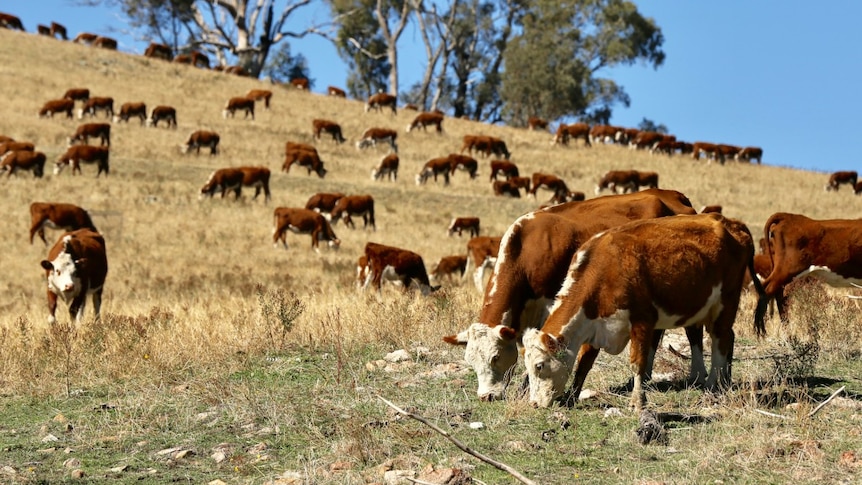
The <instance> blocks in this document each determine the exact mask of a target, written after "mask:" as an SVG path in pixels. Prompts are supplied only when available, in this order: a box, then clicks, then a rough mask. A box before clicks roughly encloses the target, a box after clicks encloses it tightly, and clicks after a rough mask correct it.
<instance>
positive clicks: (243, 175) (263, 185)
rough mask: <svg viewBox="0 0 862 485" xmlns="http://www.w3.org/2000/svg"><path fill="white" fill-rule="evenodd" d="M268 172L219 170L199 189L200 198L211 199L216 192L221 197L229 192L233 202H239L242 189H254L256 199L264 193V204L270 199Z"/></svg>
mask: <svg viewBox="0 0 862 485" xmlns="http://www.w3.org/2000/svg"><path fill="white" fill-rule="evenodd" d="M269 177H270V171H269V169H268V168H266V167H235V168H220V169H218V170H216V171H214V172H213V173H212V174H210V177H209V179H208V180H207V182H206V183H205V184H204V186H203V187H201V191H200V197H201V198H203V197H206V196H209V197H213V196H214V195H215V193H216V192H221V197H222V198H224V196H225V194H227V193H228V192H230V191H233V193H234V198H235V199H234V200H239V197H240V195H241V192H242V188H243V187H254V197H252V200H255V199H257V196H259V195H260V193H261V192H263V193H264V199H263V200H264V203H266V202H269V201H270V199H272V194H271V193H270V191H269Z"/></svg>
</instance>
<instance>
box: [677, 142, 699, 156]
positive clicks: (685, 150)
mask: <svg viewBox="0 0 862 485" xmlns="http://www.w3.org/2000/svg"><path fill="white" fill-rule="evenodd" d="M673 151H674V153H676V152H679V153H680V155H687V154H689V153H692V152H693V151H694V144H692V143H688V142H685V141H675V142H674V143H673Z"/></svg>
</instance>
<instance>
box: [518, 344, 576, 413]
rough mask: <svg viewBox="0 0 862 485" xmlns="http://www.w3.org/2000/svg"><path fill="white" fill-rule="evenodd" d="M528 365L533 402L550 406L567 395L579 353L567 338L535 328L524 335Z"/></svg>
mask: <svg viewBox="0 0 862 485" xmlns="http://www.w3.org/2000/svg"><path fill="white" fill-rule="evenodd" d="M523 342H524V366H526V368H527V375H528V376H529V380H530V402H531V403H532V404H533V405H535V406H540V407H548V406H550V405H551V404H552V403H553V402H554V399H556V398H558V397H560V396H562V395H563V392H564V391H565V388H566V381H568V379H569V374H571V373H572V367H574V364H575V357H576V355H575V353H574V352H573V351H572V350H571V349H569V348H568V347H567V346H566V341H565V339H564V338H563V337H562V336H560V337H557V338H555V337H553V336H551V335H549V334H547V333H545V332H542V331H541V330H537V329H535V328H530V329H527V331H526V332H524V337H523Z"/></svg>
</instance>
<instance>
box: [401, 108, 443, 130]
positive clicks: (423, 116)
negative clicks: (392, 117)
mask: <svg viewBox="0 0 862 485" xmlns="http://www.w3.org/2000/svg"><path fill="white" fill-rule="evenodd" d="M428 125H432V126H434V127H436V128H437V133H443V115H442V114H440V113H429V112H423V113H419V114H418V115H416V117H415V118H413V121H411V122H410V124H409V125H407V133H410V132H411V131H413V130H414V129H416V128H422V129H423V130H424V131H428Z"/></svg>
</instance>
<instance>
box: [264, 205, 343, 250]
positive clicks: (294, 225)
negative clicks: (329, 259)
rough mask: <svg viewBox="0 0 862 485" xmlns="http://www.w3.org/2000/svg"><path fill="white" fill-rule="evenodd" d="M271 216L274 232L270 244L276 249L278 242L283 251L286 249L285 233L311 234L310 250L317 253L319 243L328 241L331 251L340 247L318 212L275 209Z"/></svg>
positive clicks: (327, 223)
mask: <svg viewBox="0 0 862 485" xmlns="http://www.w3.org/2000/svg"><path fill="white" fill-rule="evenodd" d="M273 215H274V216H275V230H274V231H273V233H272V243H273V245H274V246H275V247H278V242H279V241H281V244H282V245H283V246H284V249H287V237H286V233H287V231H292V232H294V233H297V234H311V248H312V249H314V251H315V252H318V253H319V252H320V249H319V248H318V246H319V242H320V241H328V242H329V247H330V248H332V249H338V248H339V246H340V245H341V240H339V239H338V237H336V236H335V231H333V230H332V226H331V225H330V224H329V221H327V220H326V218H325V217H323V215H322V214H320V213H318V212H315V211H313V210H309V209H302V208H293V207H276V209H275V211H274V212H273Z"/></svg>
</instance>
